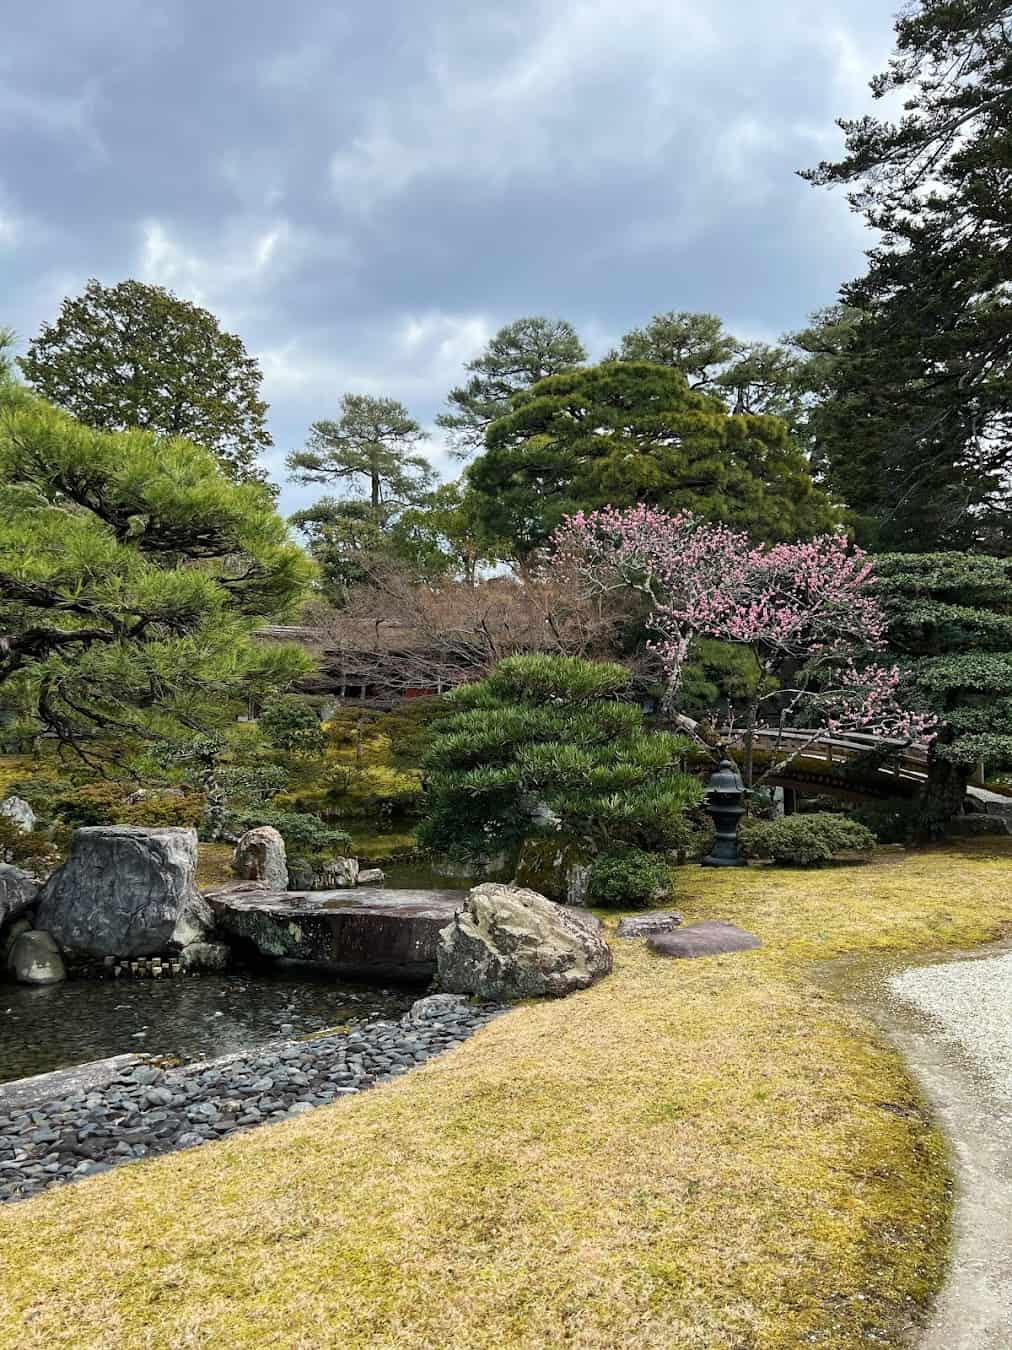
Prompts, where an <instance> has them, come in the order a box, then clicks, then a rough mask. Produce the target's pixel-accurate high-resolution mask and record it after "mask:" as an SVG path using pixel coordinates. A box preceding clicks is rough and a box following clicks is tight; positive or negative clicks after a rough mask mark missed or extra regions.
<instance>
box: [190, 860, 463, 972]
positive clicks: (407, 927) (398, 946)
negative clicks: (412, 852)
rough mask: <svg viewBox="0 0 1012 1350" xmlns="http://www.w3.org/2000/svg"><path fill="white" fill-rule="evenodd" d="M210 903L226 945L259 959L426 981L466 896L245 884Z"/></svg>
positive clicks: (221, 892) (225, 890)
mask: <svg viewBox="0 0 1012 1350" xmlns="http://www.w3.org/2000/svg"><path fill="white" fill-rule="evenodd" d="M206 899H207V901H208V903H209V904H210V906H211V909H212V911H213V913H214V917H215V920H216V922H217V925H218V927H219V928H220V929H221V930H222V932H223V933H224V935H225V937H226V940H228V941H230V942H232V943H233V945H235V943H236V940H238V942H239V943H252V945H253V946H254V947H255V948H256V950H257V951H258V952H259V953H260V954H261V955H262V956H270V957H278V958H282V957H283V958H285V959H287V960H293V961H312V962H314V963H316V964H320V965H325V966H326V967H327V968H328V969H331V970H333V971H334V973H335V974H336V975H366V976H369V977H370V978H380V979H385V980H428V979H431V978H432V976H433V975H434V974H435V972H436V944H437V940H438V938H439V933H440V931H441V930H442V929H443V928H445V927H446V925H447V924H448V923H449V922H450V920H451V919H452V918H453V916H454V914H456V913H457V911H458V910H459V909H461V908H462V907H463V905H464V902H465V900H466V899H467V892H466V891H457V890H445V891H443V890H440V891H409V890H404V891H400V890H388V889H385V888H384V887H381V886H357V887H356V888H355V889H354V890H335V891H272V890H268V889H267V888H266V887H265V886H264V885H263V884H262V883H259V882H240V883H238V884H237V885H235V886H226V887H223V888H222V889H220V890H216V891H210V892H208V893H207V895H206Z"/></svg>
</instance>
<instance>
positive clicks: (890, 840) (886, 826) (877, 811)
mask: <svg viewBox="0 0 1012 1350" xmlns="http://www.w3.org/2000/svg"><path fill="white" fill-rule="evenodd" d="M917 814H918V803H917V801H916V800H914V799H913V798H910V797H890V798H888V799H887V800H886V801H877V802H876V801H868V802H862V804H861V805H860V806H858V807H855V808H854V810H853V811H848V812H847V819H848V820H853V821H855V822H856V823H857V824H858V825H863V826H864V827H865V829H867V830H871V832H872V834H873V835H874V836H875V838H876V839H877V840H878V841H879V843H880V844H905V843H906V841H907V840H908V839H909V838H910V836H911V834H912V833H913V828H914V821H915V820H916V818H917Z"/></svg>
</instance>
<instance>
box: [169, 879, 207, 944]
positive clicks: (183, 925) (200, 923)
mask: <svg viewBox="0 0 1012 1350" xmlns="http://www.w3.org/2000/svg"><path fill="white" fill-rule="evenodd" d="M213 928H214V915H213V914H212V913H211V906H210V905H209V904H208V903H207V901H206V900H205V899H204V897H203V896H202V895H201V894H200V892H199V891H196V890H195V891H194V893H193V894H192V895H191V896H190V897H189V899H188V900H187V901H186V904H185V905H184V906H183V908H182V910H181V911H180V915H179V918H178V919H177V920H176V926H175V928H174V929H173V930H172V938H171V942H172V945H173V946H174V947H180V948H186V947H195V946H203V945H204V940H205V938H206V937H207V936H208V935H209V934H210V933H211V931H212V930H213Z"/></svg>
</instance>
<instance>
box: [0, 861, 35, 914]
mask: <svg viewBox="0 0 1012 1350" xmlns="http://www.w3.org/2000/svg"><path fill="white" fill-rule="evenodd" d="M38 893H39V883H38V882H37V881H36V880H35V878H34V877H33V876H32V875H31V873H29V872H25V871H23V870H22V868H20V867H12V866H11V864H10V863H0V924H5V923H9V922H11V920H13V919H20V917H21V916H22V914H24V912H25V911H26V910H27V909H30V908H31V906H32V905H33V904H34V903H35V897H36V896H37V895H38Z"/></svg>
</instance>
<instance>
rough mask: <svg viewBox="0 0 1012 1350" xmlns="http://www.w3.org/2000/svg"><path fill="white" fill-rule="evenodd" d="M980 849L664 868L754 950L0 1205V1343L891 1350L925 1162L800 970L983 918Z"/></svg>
mask: <svg viewBox="0 0 1012 1350" xmlns="http://www.w3.org/2000/svg"><path fill="white" fill-rule="evenodd" d="M1010 879H1012V853H1010V852H1009V850H1008V849H1005V848H1003V847H1002V846H1001V845H998V846H996V845H995V843H994V842H993V841H979V842H978V841H972V842H968V843H967V845H966V846H965V847H960V848H958V849H952V850H948V851H930V852H925V853H921V854H914V855H896V854H888V853H886V854H883V855H881V856H880V858H879V859H878V860H877V861H876V862H875V863H874V864H871V865H869V866H866V867H857V868H850V869H845V870H844V869H835V870H830V871H825V872H815V873H802V872H787V871H780V870H776V871H774V870H772V869H751V870H749V871H748V872H747V873H741V872H735V873H731V874H727V873H713V872H705V871H703V870H702V869H695V868H691V869H682V870H681V871H680V872H678V873H677V881H678V885H679V887H680V895H679V903H680V905H681V907H682V908H683V909H684V910H685V912H686V915H687V918H689V919H700V918H704V917H717V916H719V917H723V918H729V919H732V920H734V921H737V922H739V923H742V924H743V925H745V926H747V927H748V928H750V929H752V930H753V931H755V932H756V933H758V934H759V935H760V936H761V937H762V939H763V942H764V944H765V945H764V947H763V948H762V949H761V950H760V951H756V952H749V953H744V954H738V955H734V956H727V957H719V958H712V959H708V960H700V961H690V962H665V961H663V960H661V959H658V958H652V957H650V956H648V955H647V953H646V952H645V950H644V948H643V947H642V945H641V944H619V943H616V954H617V961H616V972H615V974H614V976H613V977H612V978H611V979H609V980H606V981H604V982H603V983H601V984H599V985H598V986H596V987H595V988H594V989H592V990H590V991H588V992H587V993H585V994H581V995H579V996H577V997H575V998H572V999H569V1000H567V1001H565V1002H556V1003H542V1004H537V1005H533V1004H531V1005H527V1006H523V1007H520V1008H518V1009H516V1010H515V1011H513V1012H512V1013H511V1014H509V1015H508V1016H506V1017H504V1018H501V1019H499V1020H498V1021H497V1022H495V1023H493V1024H492V1025H491V1026H490V1027H488V1028H486V1029H485V1030H483V1031H482V1032H481V1033H480V1034H479V1035H478V1036H476V1037H475V1038H474V1039H472V1040H471V1041H469V1042H467V1043H466V1044H465V1045H463V1046H462V1047H460V1048H459V1049H458V1050H457V1051H455V1052H454V1053H453V1054H451V1055H448V1056H446V1057H445V1058H443V1059H442V1060H440V1061H436V1062H433V1063H431V1064H430V1065H427V1066H426V1067H424V1068H422V1069H420V1070H418V1071H416V1072H415V1073H413V1074H411V1075H410V1076H409V1077H407V1078H404V1079H401V1080H399V1081H397V1082H396V1083H394V1084H391V1085H389V1086H386V1087H384V1088H382V1089H380V1090H378V1091H375V1092H371V1093H367V1094H365V1095H363V1096H361V1097H357V1098H354V1099H352V1100H349V1101H345V1102H342V1103H339V1104H336V1105H334V1106H332V1107H327V1108H323V1109H321V1110H319V1111H316V1112H313V1113H312V1114H309V1115H307V1116H303V1117H301V1118H297V1119H293V1120H291V1121H288V1122H285V1123H284V1124H281V1125H278V1126H276V1127H272V1128H266V1129H262V1130H258V1131H256V1132H254V1133H251V1134H248V1135H244V1136H241V1137H237V1138H234V1139H232V1140H229V1141H226V1142H223V1143H221V1144H217V1145H211V1146H208V1147H205V1148H200V1149H197V1150H195V1151H193V1152H187V1153H181V1154H175V1155H172V1156H169V1157H166V1158H163V1159H160V1160H158V1161H154V1162H152V1163H142V1164H138V1165H134V1166H130V1167H127V1168H121V1169H119V1170H117V1171H115V1172H111V1173H108V1174H106V1175H103V1176H100V1177H96V1178H94V1179H92V1180H89V1181H86V1182H84V1183H82V1184H80V1185H77V1186H73V1187H67V1188H65V1189H62V1190H59V1191H55V1192H52V1193H50V1194H49V1195H45V1196H41V1197H39V1198H37V1199H36V1200H33V1201H29V1202H27V1203H25V1204H22V1205H18V1206H13V1207H10V1208H8V1209H6V1210H4V1211H3V1212H0V1288H2V1289H3V1293H4V1297H3V1299H0V1344H2V1345H3V1346H11V1347H15V1346H16V1347H19V1350H20V1348H21V1347H25V1348H26V1350H27V1348H28V1347H43V1346H45V1347H47V1350H51V1348H52V1347H61V1346H66V1347H71V1346H73V1347H75V1350H98V1348H99V1347H102V1348H103V1350H104V1347H108V1346H111V1345H121V1346H125V1347H130V1350H146V1348H149V1347H150V1348H153V1347H187V1348H189V1347H218V1346H230V1347H237V1348H243V1350H244V1348H245V1347H254V1346H255V1347H264V1346H283V1347H293V1348H297V1350H310V1348H312V1350H318V1347H329V1346H335V1347H336V1346H341V1347H350V1348H355V1347H380V1348H386V1347H389V1350H421V1348H422V1347H425V1350H429V1348H430V1347H431V1350H464V1348H465V1347H466V1350H484V1347H495V1350H504V1348H508V1347H546V1346H552V1347H555V1346H573V1347H595V1348H596V1347H600V1348H601V1350H603V1348H604V1347H608V1350H612V1348H614V1347H633V1348H634V1350H636V1348H644V1347H656V1348H657V1350H660V1348H661V1347H663V1350H671V1348H672V1347H679V1348H680V1347H699V1350H784V1348H785V1347H795V1346H811V1345H816V1346H825V1347H831V1348H832V1350H849V1348H850V1347H857V1346H866V1345H868V1344H869V1343H874V1344H898V1343H899V1342H898V1340H897V1335H898V1333H897V1330H896V1329H897V1326H898V1324H899V1323H900V1322H903V1321H905V1320H906V1319H907V1316H908V1314H909V1312H910V1311H911V1310H912V1309H914V1308H916V1306H917V1305H920V1304H921V1303H923V1301H924V1300H925V1299H926V1298H927V1297H928V1296H929V1294H930V1293H931V1291H932V1290H933V1289H934V1288H935V1287H936V1285H937V1283H938V1281H939V1278H940V1274H941V1268H942V1263H943V1260H944V1247H945V1240H946V1231H947V1223H948V1208H949V1198H948V1185H947V1177H946V1168H945V1160H944V1148H943V1145H942V1141H941V1140H940V1138H939V1136H938V1135H937V1134H936V1133H935V1131H934V1130H933V1129H932V1128H931V1126H930V1125H929V1123H928V1122H926V1120H925V1119H924V1115H923V1113H922V1109H921V1106H920V1103H919V1101H918V1099H917V1096H916V1094H915V1092H914V1091H913V1089H912V1087H911V1084H910V1082H909V1080H908V1078H907V1076H906V1074H905V1072H904V1070H903V1068H902V1065H901V1064H900V1062H899V1060H898V1059H897V1057H896V1056H895V1055H894V1054H893V1053H892V1052H891V1051H890V1050H888V1049H887V1048H886V1047H884V1046H883V1045H882V1044H881V1043H880V1042H879V1041H878V1040H877V1038H876V1037H875V1035H874V1034H873V1033H872V1032H871V1031H870V1029H869V1028H868V1026H867V1025H865V1024H864V1023H863V1022H862V1021H861V1020H860V1019H859V1018H857V1017H856V1016H855V1015H854V1014H853V1013H852V1012H850V1011H849V1010H847V1009H846V1008H844V1007H843V1006H842V1005H841V1004H840V1003H839V1002H837V1001H836V1000H835V999H834V998H833V997H832V996H831V995H829V994H827V993H824V992H823V991H822V990H821V989H820V988H819V987H818V986H817V985H816V984H815V983H814V982H813V981H812V979H811V975H812V968H813V963H815V962H818V961H820V960H825V959H827V958H831V957H833V956H836V955H840V954H844V953H849V952H855V953H858V952H860V953H866V952H869V951H873V950H877V949H878V950H883V951H887V950H895V951H899V950H908V949H909V950H923V949H926V948H936V947H942V946H944V945H946V944H960V945H965V944H969V943H972V942H976V941H980V940H983V939H985V938H988V937H992V936H995V935H997V934H998V933H1000V932H1002V931H1008V929H1009V926H1010V925H1012V886H1010V885H1009V882H1010Z"/></svg>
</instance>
